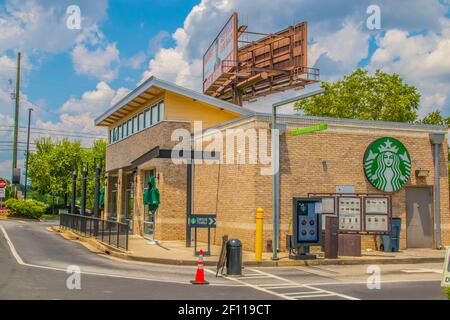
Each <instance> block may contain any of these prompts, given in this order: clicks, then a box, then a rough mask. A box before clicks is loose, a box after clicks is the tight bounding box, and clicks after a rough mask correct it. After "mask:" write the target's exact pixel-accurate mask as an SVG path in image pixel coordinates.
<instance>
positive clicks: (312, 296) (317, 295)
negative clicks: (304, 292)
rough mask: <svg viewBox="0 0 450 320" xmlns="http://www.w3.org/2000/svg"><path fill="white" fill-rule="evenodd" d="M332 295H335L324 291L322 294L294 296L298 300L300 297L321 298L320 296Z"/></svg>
mask: <svg viewBox="0 0 450 320" xmlns="http://www.w3.org/2000/svg"><path fill="white" fill-rule="evenodd" d="M331 296H335V295H334V294H332V293H322V294H312V295H308V296H298V297H297V296H296V297H294V298H295V299H296V300H299V299H305V298H320V297H331Z"/></svg>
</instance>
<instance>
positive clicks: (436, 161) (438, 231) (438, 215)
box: [434, 143, 442, 249]
mask: <svg viewBox="0 0 450 320" xmlns="http://www.w3.org/2000/svg"><path fill="white" fill-rule="evenodd" d="M434 179H435V199H436V205H435V208H436V214H435V216H436V247H437V248H438V249H441V248H442V243H441V184H440V176H439V144H437V143H435V144H434Z"/></svg>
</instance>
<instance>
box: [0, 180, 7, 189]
mask: <svg viewBox="0 0 450 320" xmlns="http://www.w3.org/2000/svg"><path fill="white" fill-rule="evenodd" d="M4 188H6V181H5V180H0V189H4Z"/></svg>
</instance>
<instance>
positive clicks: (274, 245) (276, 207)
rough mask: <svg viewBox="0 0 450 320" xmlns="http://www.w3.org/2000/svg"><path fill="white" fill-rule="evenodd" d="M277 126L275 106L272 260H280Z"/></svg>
mask: <svg viewBox="0 0 450 320" xmlns="http://www.w3.org/2000/svg"><path fill="white" fill-rule="evenodd" d="M276 126H277V107H276V106H275V105H273V106H272V168H273V172H272V214H273V241H272V251H273V253H272V259H273V260H278V255H277V254H278V228H279V227H278V225H279V222H278V220H279V205H280V199H279V194H278V193H279V184H280V183H279V182H280V173H279V166H278V161H277V160H278V154H279V152H280V151H279V150H278V146H279V144H278V141H277V140H278V139H279V134H278V131H277V130H278V129H277V128H276Z"/></svg>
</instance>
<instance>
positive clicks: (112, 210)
mask: <svg viewBox="0 0 450 320" xmlns="http://www.w3.org/2000/svg"><path fill="white" fill-rule="evenodd" d="M117 185H118V178H117V177H111V180H110V182H109V184H108V187H109V188H110V189H109V190H110V191H111V196H110V197H109V203H108V219H109V220H116V219H117Z"/></svg>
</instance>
